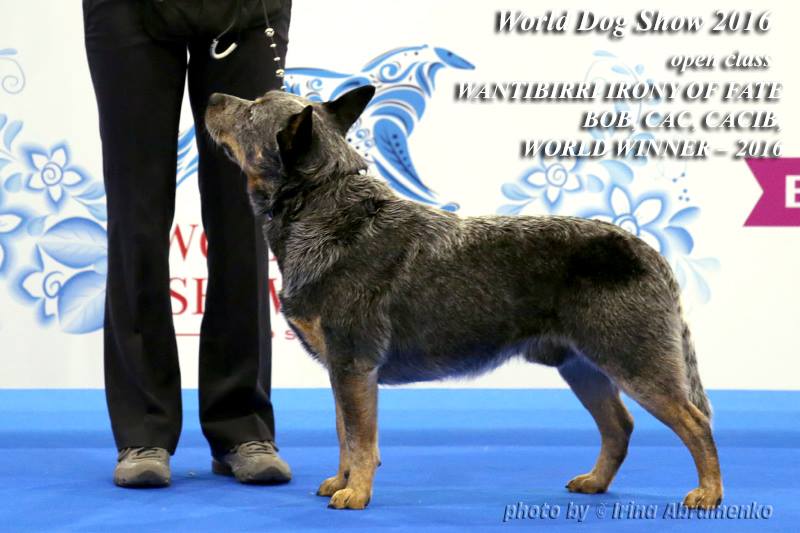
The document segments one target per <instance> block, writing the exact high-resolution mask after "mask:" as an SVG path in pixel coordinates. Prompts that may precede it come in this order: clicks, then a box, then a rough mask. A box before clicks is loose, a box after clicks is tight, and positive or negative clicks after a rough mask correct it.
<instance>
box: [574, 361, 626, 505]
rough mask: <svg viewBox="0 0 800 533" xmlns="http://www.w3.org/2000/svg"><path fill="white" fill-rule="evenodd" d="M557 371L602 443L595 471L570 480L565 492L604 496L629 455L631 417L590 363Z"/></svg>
mask: <svg viewBox="0 0 800 533" xmlns="http://www.w3.org/2000/svg"><path fill="white" fill-rule="evenodd" d="M558 370H559V373H560V374H561V376H562V377H563V378H564V380H565V381H566V382H567V383H568V384H569V386H570V388H571V389H572V392H574V393H575V396H577V397H578V399H579V400H580V402H581V403H582V404H583V406H584V407H586V409H587V410H588V411H589V413H590V414H591V415H592V418H594V421H595V423H596V424H597V429H598V430H600V436H601V439H602V440H601V445H600V455H598V456H597V461H596V462H595V465H594V468H592V470H591V472H589V473H587V474H581V475H579V476H576V477H574V478H572V479H571V480H570V481H569V483H567V490H569V491H570V492H582V493H584V494H596V493H601V492H605V491H606V490H608V486H609V485H610V484H611V481H612V480H613V479H614V476H615V475H616V474H617V471H618V470H619V467H620V465H622V461H624V460H625V456H626V455H627V453H628V441H629V440H630V435H631V432H633V417H632V416H631V414H630V413H629V412H628V409H627V408H626V407H625V404H624V403H622V400H621V399H620V397H619V389H617V387H616V386H615V385H614V384H613V383H612V382H611V380H609V378H608V377H607V376H606V375H605V374H603V373H602V372H600V371H599V370H597V369H596V368H595V367H594V366H592V365H591V364H590V363H588V362H585V361H581V360H579V359H578V360H575V361H570V362H567V363H566V364H564V365H562V366H561V367H560V368H559V369H558Z"/></svg>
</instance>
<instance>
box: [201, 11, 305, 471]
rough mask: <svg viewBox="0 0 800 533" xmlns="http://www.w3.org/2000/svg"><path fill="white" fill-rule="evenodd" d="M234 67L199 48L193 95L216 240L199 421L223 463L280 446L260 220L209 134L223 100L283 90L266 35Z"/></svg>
mask: <svg viewBox="0 0 800 533" xmlns="http://www.w3.org/2000/svg"><path fill="white" fill-rule="evenodd" d="M284 5H285V7H284V9H283V10H282V12H281V13H280V14H273V15H271V16H270V19H271V20H270V22H271V25H272V26H273V27H274V28H275V29H276V35H275V42H276V43H277V44H278V47H277V49H278V54H279V56H280V57H281V58H283V57H285V54H286V46H287V42H288V29H289V11H290V3H289V2H287V1H284ZM238 42H239V47H238V48H237V50H236V51H235V52H234V53H233V54H232V55H230V56H228V57H227V58H226V59H223V60H215V59H212V58H211V57H210V56H209V51H208V46H209V42H208V40H206V39H198V40H197V42H194V43H192V44H191V45H190V61H189V95H190V99H191V103H192V111H193V113H194V119H195V124H196V125H197V147H198V151H199V154H200V163H199V185H200V195H201V198H202V214H203V226H204V228H205V231H206V235H207V237H208V274H209V280H208V287H207V289H206V305H205V313H204V316H203V324H202V327H201V337H200V422H201V425H202V428H203V433H204V435H205V436H206V438H207V439H208V442H209V444H210V445H211V449H212V452H213V453H214V455H215V456H221V455H222V454H224V453H226V452H228V451H229V450H230V449H231V448H233V447H234V446H237V445H238V444H241V443H243V442H247V441H265V440H266V441H271V440H274V435H275V426H274V418H273V412H272V404H271V403H270V379H271V378H270V375H271V368H270V366H271V329H270V315H269V291H268V281H269V277H268V272H267V267H268V251H267V247H266V245H265V243H264V238H263V235H262V231H261V229H260V225H259V224H258V223H257V222H256V221H255V219H254V217H253V214H252V211H251V207H250V204H249V201H248V198H247V194H246V189H245V178H244V176H243V175H242V174H241V172H240V171H239V169H238V168H237V167H236V165H234V164H233V163H231V162H230V161H228V159H227V158H226V157H225V156H224V154H223V153H222V152H221V151H220V150H218V149H217V148H216V147H215V146H213V143H212V142H211V140H210V139H209V137H208V135H207V134H206V133H205V127H204V122H203V117H204V114H205V110H206V104H207V102H208V97H209V96H210V95H211V94H212V93H215V92H223V93H227V94H232V95H235V96H238V97H241V98H247V99H251V100H252V99H255V98H256V97H258V96H259V95H261V94H263V93H264V92H266V91H267V90H270V89H277V88H279V87H280V85H281V82H280V81H279V80H278V79H277V78H276V77H275V69H276V68H277V66H276V64H275V61H274V60H273V59H274V55H273V52H272V50H271V49H270V47H269V41H268V40H267V38H266V37H265V36H264V33H263V28H255V29H251V30H246V31H243V32H242V33H241V34H240V35H239V39H238Z"/></svg>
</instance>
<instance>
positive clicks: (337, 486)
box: [317, 396, 350, 496]
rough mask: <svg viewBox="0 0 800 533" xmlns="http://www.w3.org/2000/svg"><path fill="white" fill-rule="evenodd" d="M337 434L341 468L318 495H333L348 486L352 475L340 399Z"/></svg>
mask: <svg viewBox="0 0 800 533" xmlns="http://www.w3.org/2000/svg"><path fill="white" fill-rule="evenodd" d="M335 399H336V398H335V396H334V400H335ZM336 435H337V436H338V437H339V470H338V471H337V472H336V475H335V476H332V477H329V478H328V479H326V480H325V481H323V482H322V484H320V486H319V489H318V490H317V496H333V493H334V492H336V491H338V490H341V489H343V488H345V487H346V486H347V477H348V476H349V475H350V463H349V462H348V452H347V441H346V439H345V433H344V420H342V409H341V407H339V402H338V401H337V402H336Z"/></svg>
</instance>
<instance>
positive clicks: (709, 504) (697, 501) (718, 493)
mask: <svg viewBox="0 0 800 533" xmlns="http://www.w3.org/2000/svg"><path fill="white" fill-rule="evenodd" d="M720 502H722V489H715V488H703V487H697V488H696V489H694V490H692V491H689V494H687V495H686V497H685V498H684V499H683V505H685V506H686V507H688V508H690V509H713V508H715V507H716V506H718V505H719V504H720Z"/></svg>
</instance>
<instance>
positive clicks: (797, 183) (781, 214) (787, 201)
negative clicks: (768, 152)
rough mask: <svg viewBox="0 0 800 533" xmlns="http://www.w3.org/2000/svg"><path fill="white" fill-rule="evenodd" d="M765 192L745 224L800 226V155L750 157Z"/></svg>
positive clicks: (749, 163) (751, 165)
mask: <svg viewBox="0 0 800 533" xmlns="http://www.w3.org/2000/svg"><path fill="white" fill-rule="evenodd" d="M747 165H748V166H749V167H750V171H751V172H752V173H753V175H754V176H755V178H756V180H757V181H758V183H759V185H761V189H762V190H763V194H762V195H761V198H759V200H758V203H756V205H755V207H754V208H753V211H752V212H751V213H750V216H749V217H747V220H746V221H745V223H744V225H745V226H773V227H774V226H800V157H783V158H776V159H748V160H747Z"/></svg>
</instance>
